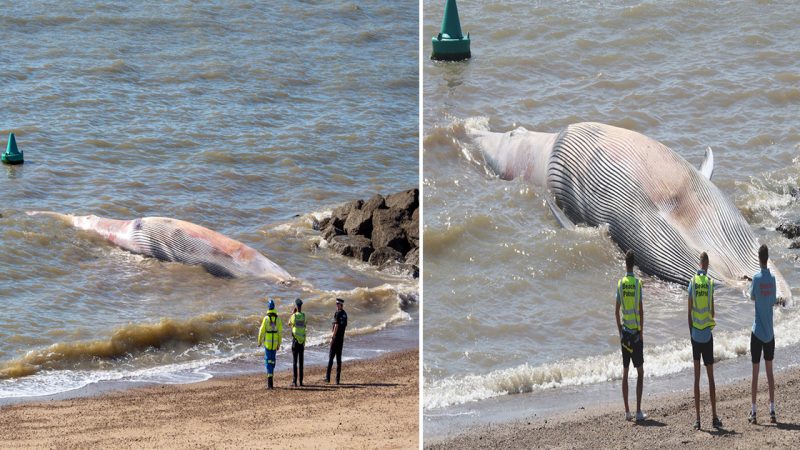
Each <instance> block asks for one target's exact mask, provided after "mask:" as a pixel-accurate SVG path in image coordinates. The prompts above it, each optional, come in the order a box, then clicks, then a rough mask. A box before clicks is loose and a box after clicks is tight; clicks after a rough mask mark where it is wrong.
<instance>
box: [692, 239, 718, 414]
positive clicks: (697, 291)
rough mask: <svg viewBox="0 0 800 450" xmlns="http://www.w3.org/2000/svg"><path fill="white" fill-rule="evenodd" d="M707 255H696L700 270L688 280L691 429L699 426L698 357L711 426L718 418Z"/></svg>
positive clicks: (712, 310)
mask: <svg viewBox="0 0 800 450" xmlns="http://www.w3.org/2000/svg"><path fill="white" fill-rule="evenodd" d="M707 272H708V254H706V252H703V253H701V254H700V270H698V271H697V274H696V275H695V276H694V277H692V279H691V281H690V282H689V315H688V318H689V331H690V333H691V341H692V359H693V360H694V410H695V413H696V420H695V422H694V429H695V430H699V429H700V357H701V356H702V357H703V364H705V366H706V373H707V374H708V391H709V397H711V417H712V420H711V425H712V426H713V427H714V428H721V427H722V421H721V420H719V417H717V397H716V389H715V386H714V336H713V335H712V334H711V330H712V329H713V328H714V325H715V324H716V323H715V322H714V280H712V279H711V278H710V277H709V276H708V274H707Z"/></svg>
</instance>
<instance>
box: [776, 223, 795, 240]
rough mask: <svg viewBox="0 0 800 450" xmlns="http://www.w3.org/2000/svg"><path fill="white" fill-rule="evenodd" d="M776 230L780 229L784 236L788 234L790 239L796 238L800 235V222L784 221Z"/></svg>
mask: <svg viewBox="0 0 800 450" xmlns="http://www.w3.org/2000/svg"><path fill="white" fill-rule="evenodd" d="M775 230H777V231H780V232H781V233H783V234H784V236H786V237H787V238H789V239H794V238H796V237H798V236H800V224H796V223H789V222H787V223H782V224H780V225H778V228H776V229H775Z"/></svg>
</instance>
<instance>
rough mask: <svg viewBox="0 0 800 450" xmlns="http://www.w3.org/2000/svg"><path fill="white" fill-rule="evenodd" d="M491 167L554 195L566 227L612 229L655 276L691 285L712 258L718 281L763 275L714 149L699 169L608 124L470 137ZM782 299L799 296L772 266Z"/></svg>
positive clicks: (558, 216) (555, 209) (552, 199)
mask: <svg viewBox="0 0 800 450" xmlns="http://www.w3.org/2000/svg"><path fill="white" fill-rule="evenodd" d="M467 132H468V134H469V136H470V137H472V138H473V139H474V140H475V142H476V143H477V144H478V146H479V147H480V150H481V152H482V153H483V155H484V159H485V161H486V163H487V165H488V166H489V167H490V168H491V169H492V170H494V171H495V172H496V173H497V174H498V175H499V176H500V178H502V179H506V180H510V179H514V178H518V177H522V178H523V179H524V180H526V181H529V182H531V183H532V184H534V185H536V186H539V187H542V188H544V189H545V197H546V198H547V202H548V204H549V206H550V210H551V211H552V212H553V214H554V215H555V217H556V219H557V220H558V222H559V223H560V224H562V225H563V226H565V227H567V228H572V227H574V224H576V223H577V224H586V225H589V226H599V225H602V224H608V232H609V234H610V236H611V238H612V239H613V240H614V241H615V242H616V243H617V244H618V245H619V247H620V248H621V249H622V250H623V251H625V250H627V249H633V250H634V251H635V252H636V263H637V266H639V268H640V269H641V270H642V271H643V272H644V273H646V274H649V275H654V276H656V277H658V278H661V279H664V280H667V281H671V282H676V283H682V284H684V285H688V284H689V279H690V278H691V277H692V276H693V274H694V273H695V271H696V268H697V266H698V261H699V255H700V253H701V252H703V251H705V252H707V253H708V255H709V258H710V260H711V265H710V268H709V275H711V276H712V277H713V278H715V279H717V280H720V281H722V282H723V283H729V284H730V283H738V282H741V281H742V280H746V279H749V277H752V276H753V275H754V274H755V273H756V272H758V271H759V270H760V269H759V264H758V247H759V244H758V241H757V240H756V238H755V236H754V235H753V231H752V230H751V228H750V226H749V225H748V224H747V221H746V220H745V219H744V217H742V214H741V213H740V212H739V210H738V209H737V208H736V206H735V205H734V204H733V202H732V201H731V200H729V199H728V198H727V197H726V196H725V195H724V194H723V193H722V191H720V190H719V188H717V187H716V186H715V185H714V184H713V183H712V182H711V175H712V172H713V170H714V156H713V152H712V151H711V149H710V148H709V149H708V150H707V151H706V156H705V160H704V161H703V163H702V165H701V167H700V170H699V171H698V170H697V169H695V168H694V167H692V166H691V165H690V164H689V163H688V162H687V161H686V160H685V159H683V158H682V157H680V156H679V155H678V154H677V153H675V152H673V151H672V150H671V149H670V148H668V147H667V146H665V145H663V144H661V143H659V142H657V141H655V140H653V139H650V138H648V137H647V136H644V135H642V134H640V133H636V132H634V131H630V130H626V129H622V128H617V127H613V126H610V125H604V124H600V123H578V124H573V125H569V126H568V127H566V128H565V129H564V130H563V131H561V132H560V133H538V132H532V131H528V130H526V129H524V128H517V129H516V130H513V131H509V132H507V133H493V132H489V131H486V130H481V129H474V128H468V129H467ZM770 270H771V271H772V273H773V274H774V275H775V278H776V281H777V291H778V297H779V298H783V299H784V300H786V302H787V304H788V303H790V302H791V298H792V294H791V288H790V287H789V285H788V284H787V283H786V280H785V279H784V278H783V276H782V275H781V273H780V272H779V271H778V269H777V268H776V267H775V266H774V265H773V264H772V261H771V260H770Z"/></svg>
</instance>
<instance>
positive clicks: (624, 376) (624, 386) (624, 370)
mask: <svg viewBox="0 0 800 450" xmlns="http://www.w3.org/2000/svg"><path fill="white" fill-rule="evenodd" d="M622 400H623V401H624V402H625V414H627V413H629V412H630V409H628V368H627V367H623V368H622Z"/></svg>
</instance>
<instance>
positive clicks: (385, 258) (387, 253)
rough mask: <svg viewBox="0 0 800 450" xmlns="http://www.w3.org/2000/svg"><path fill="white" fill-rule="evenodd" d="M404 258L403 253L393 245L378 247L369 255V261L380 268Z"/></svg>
mask: <svg viewBox="0 0 800 450" xmlns="http://www.w3.org/2000/svg"><path fill="white" fill-rule="evenodd" d="M402 259H403V255H402V253H400V252H398V251H397V250H395V249H393V248H391V247H378V248H376V249H375V251H374V252H372V254H371V255H370V256H369V263H370V264H372V265H373V266H378V267H380V268H383V267H385V266H386V265H387V264H390V263H398V262H400V260H402Z"/></svg>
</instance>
